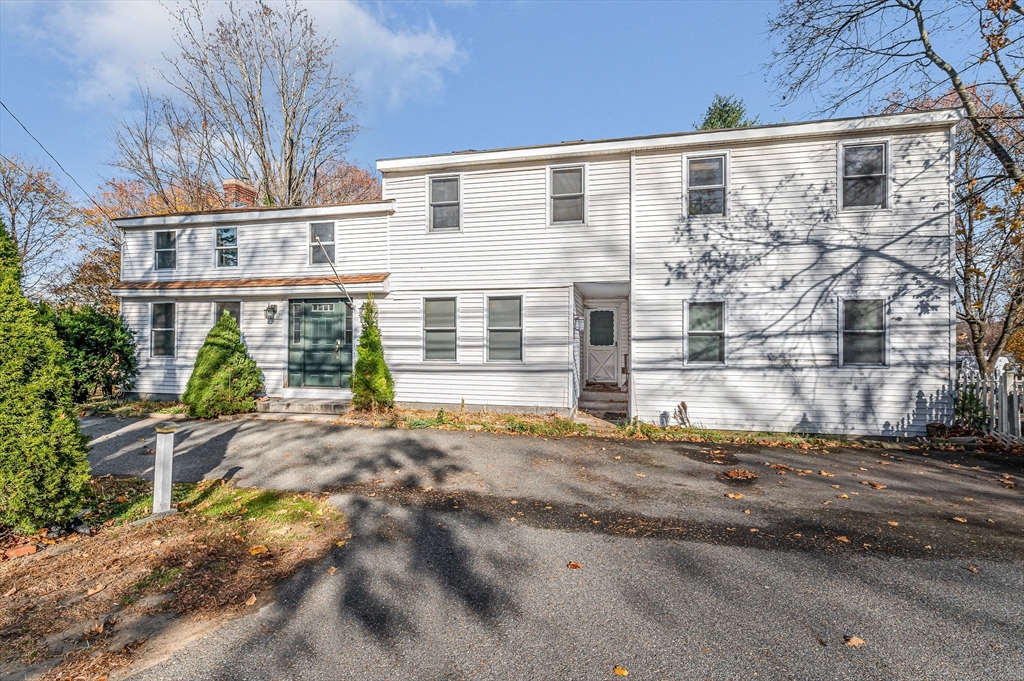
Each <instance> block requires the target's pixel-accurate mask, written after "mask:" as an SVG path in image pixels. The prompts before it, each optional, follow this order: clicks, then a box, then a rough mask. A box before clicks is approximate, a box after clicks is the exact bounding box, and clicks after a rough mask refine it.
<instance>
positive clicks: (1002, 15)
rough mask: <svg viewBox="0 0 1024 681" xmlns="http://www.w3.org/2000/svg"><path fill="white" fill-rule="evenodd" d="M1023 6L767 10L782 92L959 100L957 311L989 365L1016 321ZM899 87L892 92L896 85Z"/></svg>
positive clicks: (812, 2) (834, 4)
mask: <svg viewBox="0 0 1024 681" xmlns="http://www.w3.org/2000/svg"><path fill="white" fill-rule="evenodd" d="M1022 21H1024V10H1022V9H1021V6H1020V5H1018V3H1017V2H1015V1H1014V0H987V1H986V0H859V1H858V0H783V1H782V2H781V3H780V5H779V9H778V11H777V13H776V14H775V15H774V16H772V17H771V18H770V19H769V27H770V32H771V35H772V38H773V39H774V41H775V44H774V48H773V53H772V59H771V61H770V62H769V64H768V69H769V73H770V74H771V75H772V76H773V77H774V79H775V81H776V83H777V85H778V89H779V94H780V98H781V100H782V101H783V102H789V101H793V100H795V99H797V98H798V97H800V96H802V95H811V96H813V97H814V98H815V99H816V101H817V102H818V112H819V113H826V114H834V113H836V112H839V111H842V110H844V109H846V108H848V107H850V106H855V105H862V106H868V107H873V106H877V104H878V103H879V102H881V101H883V100H884V101H887V102H889V103H890V106H891V107H895V108H897V109H913V108H922V107H928V106H935V105H937V104H939V105H945V106H958V107H961V108H962V109H963V111H964V114H965V118H966V125H967V126H968V128H967V132H966V134H965V133H964V132H963V131H960V134H958V136H957V153H958V155H959V156H960V159H959V161H960V162H959V163H958V169H957V174H958V177H957V239H958V243H957V253H958V268H959V271H958V275H959V282H958V283H959V291H958V294H959V295H958V298H959V300H958V306H957V307H958V309H957V316H958V318H959V319H960V320H961V321H963V322H965V323H966V325H967V328H968V330H969V334H970V337H971V338H970V340H971V345H972V348H973V351H974V355H975V358H976V359H977V361H978V365H979V367H980V368H981V369H982V371H986V372H988V371H991V369H992V367H994V365H995V362H996V360H997V359H998V358H999V357H1000V356H1001V355H1002V353H1003V352H1004V350H1005V348H1006V344H1007V342H1008V341H1009V339H1010V338H1011V337H1012V336H1013V335H1014V334H1015V333H1017V332H1018V331H1020V330H1021V329H1024V270H1022V262H1021V253H1020V229H1021V205H1020V203H1021V202H1020V196H1021V191H1022V190H1024V134H1022V133H1024V127H1022V126H1021V113H1022V112H1024V92H1022V87H1021V83H1020V77H1021V75H1022V73H1024V51H1022V47H1024V42H1022V39H1024V30H1022V29H1024V23H1022ZM894 93H895V94H894Z"/></svg>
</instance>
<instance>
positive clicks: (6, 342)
mask: <svg viewBox="0 0 1024 681" xmlns="http://www.w3.org/2000/svg"><path fill="white" fill-rule="evenodd" d="M71 398H72V377H71V372H70V371H69V370H68V368H67V365H66V356H65V352H64V347H63V346H62V345H61V343H60V341H59V340H57V334H56V332H55V331H54V329H53V327H52V326H51V325H49V324H47V323H45V320H44V319H43V317H42V316H41V315H40V313H39V311H38V310H37V309H36V308H35V307H34V306H33V305H32V304H31V303H30V302H29V301H28V300H27V299H26V298H25V296H24V294H23V293H22V290H21V266H20V263H19V257H18V251H17V248H16V246H15V245H14V241H13V239H11V237H10V234H8V232H7V228H6V227H5V226H4V224H3V222H2V221H0V524H3V525H9V526H11V527H14V528H15V529H17V530H18V531H21V532H34V531H35V530H37V529H38V528H40V527H42V526H45V525H47V524H49V523H55V522H64V521H67V520H70V519H71V518H72V517H74V515H75V513H77V512H78V509H79V508H80V506H79V503H80V501H81V494H82V488H83V487H84V486H85V484H86V483H87V482H88V480H89V462H88V460H87V459H86V456H87V454H88V450H87V449H86V446H85V443H86V438H85V437H84V436H83V435H82V431H81V430H80V428H79V425H78V418H77V417H76V415H75V412H74V404H73V401H72V399H71Z"/></svg>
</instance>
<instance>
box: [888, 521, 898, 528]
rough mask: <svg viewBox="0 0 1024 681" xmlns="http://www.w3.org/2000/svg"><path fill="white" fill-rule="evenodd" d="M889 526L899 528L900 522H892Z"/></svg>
mask: <svg viewBox="0 0 1024 681" xmlns="http://www.w3.org/2000/svg"><path fill="white" fill-rule="evenodd" d="M888 525H889V527H899V526H900V524H899V523H898V522H896V521H895V520H890V521H889V523H888Z"/></svg>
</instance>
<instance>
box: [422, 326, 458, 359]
mask: <svg viewBox="0 0 1024 681" xmlns="http://www.w3.org/2000/svg"><path fill="white" fill-rule="evenodd" d="M425 338H426V349H425V351H424V357H425V358H426V359H455V332H454V331H427V332H426V334H425Z"/></svg>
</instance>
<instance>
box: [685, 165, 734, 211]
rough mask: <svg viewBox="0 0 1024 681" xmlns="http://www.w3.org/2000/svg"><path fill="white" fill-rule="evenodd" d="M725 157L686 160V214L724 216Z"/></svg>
mask: <svg viewBox="0 0 1024 681" xmlns="http://www.w3.org/2000/svg"><path fill="white" fill-rule="evenodd" d="M725 184H726V183H725V156H702V157H699V158H687V159H686V214H687V215H725V188H726V186H725Z"/></svg>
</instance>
